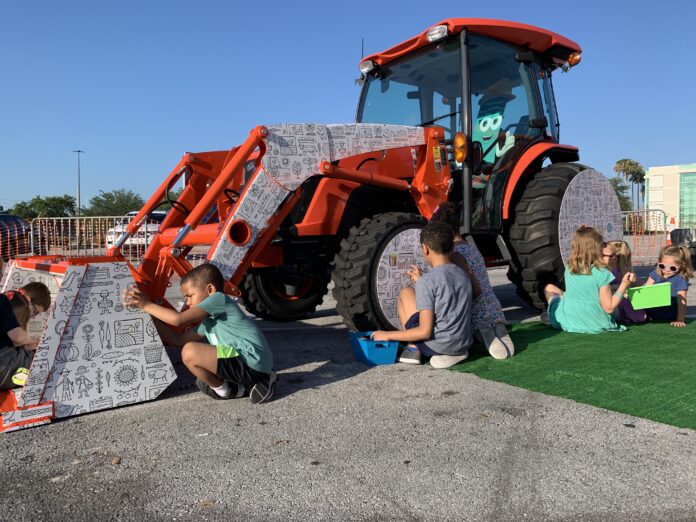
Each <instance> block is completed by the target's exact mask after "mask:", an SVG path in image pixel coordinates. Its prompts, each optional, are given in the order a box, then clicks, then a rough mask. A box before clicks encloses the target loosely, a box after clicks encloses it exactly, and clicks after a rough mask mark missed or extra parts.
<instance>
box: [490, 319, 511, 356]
mask: <svg viewBox="0 0 696 522" xmlns="http://www.w3.org/2000/svg"><path fill="white" fill-rule="evenodd" d="M495 336H496V337H497V338H498V339H500V342H502V343H503V344H504V345H505V348H506V349H507V353H508V355H507V356H508V357H512V356H513V355H515V345H514V343H513V342H512V338H511V337H510V334H509V333H508V331H507V328H505V324H504V323H496V325H495Z"/></svg>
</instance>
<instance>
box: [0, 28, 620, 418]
mask: <svg viewBox="0 0 696 522" xmlns="http://www.w3.org/2000/svg"><path fill="white" fill-rule="evenodd" d="M579 61H580V47H579V46H578V45H577V44H576V43H574V42H572V41H571V40H568V39H566V38H564V37H562V36H560V35H557V34H555V33H552V32H549V31H546V30H543V29H539V28H536V27H532V26H528V25H523V24H518V23H512V22H502V21H495V20H481V19H448V20H444V21H443V22H441V23H439V24H437V25H435V26H433V27H431V28H430V29H428V30H427V31H425V32H423V33H421V34H419V35H417V36H415V37H414V38H411V39H410V40H407V41H405V42H403V43H401V44H399V45H397V46H395V47H393V48H391V49H388V50H386V51H384V52H382V53H379V54H375V55H372V56H368V57H366V58H365V59H363V60H362V62H361V63H360V71H361V77H360V80H359V83H360V84H361V86H362V92H361V96H360V101H359V104H358V111H357V121H356V122H355V123H350V124H344V125H321V124H307V123H302V124H280V125H268V126H259V127H256V128H255V129H253V130H252V131H251V132H250V134H249V137H248V138H247V139H246V140H245V141H244V143H242V144H241V145H239V146H237V147H234V148H232V149H231V150H228V151H215V152H201V153H188V154H186V155H185V156H184V157H183V158H182V159H181V161H180V162H179V164H178V165H177V166H176V167H175V168H174V169H173V170H172V172H171V173H170V174H169V176H168V177H167V179H166V180H165V181H164V182H163V183H162V185H161V186H160V187H159V188H158V189H157V190H156V191H155V193H154V194H153V195H152V197H151V198H150V199H149V201H148V202H147V204H146V205H145V206H144V207H143V208H142V209H141V210H140V211H139V212H138V214H137V216H135V218H134V219H133V220H132V222H131V223H130V224H129V225H128V227H127V229H126V230H125V231H124V232H122V234H121V236H120V237H119V238H118V240H117V241H116V242H115V244H114V245H113V246H112V247H111V248H110V249H109V251H107V255H106V256H101V257H91V258H63V257H60V256H45V257H35V258H29V259H25V260H15V261H14V262H13V263H12V265H11V266H10V267H9V268H8V270H5V272H4V274H3V279H2V281H0V290H3V291H4V290H10V289H18V288H21V286H22V285H23V284H25V283H27V282H28V281H41V282H44V283H45V284H46V285H47V286H48V287H49V289H50V290H51V293H52V295H53V299H52V301H53V305H52V307H51V309H50V310H49V312H48V314H47V315H48V318H47V322H46V323H45V324H40V325H37V326H36V336H37V337H38V336H40V341H39V346H38V349H37V352H36V356H35V357H34V361H33V363H32V367H31V370H30V373H29V376H28V378H27V384H26V386H25V387H24V388H23V389H22V392H21V394H16V393H13V392H12V391H10V392H2V393H0V431H9V430H12V429H19V428H22V427H26V426H32V425H37V424H44V423H46V422H50V421H51V419H53V418H62V417H68V416H73V415H79V414H82V413H87V412H93V411H98V410H101V409H107V408H112V407H117V406H122V405H126V404H133V403H136V402H141V401H146V400H151V399H154V398H156V397H157V396H158V395H159V394H160V393H162V392H163V391H164V390H165V389H166V388H167V386H169V385H170V384H171V383H172V382H173V381H174V379H176V372H175V369H174V367H173V365H172V364H171V361H170V360H169V357H168V354H167V352H166V350H165V347H164V346H163V344H162V341H161V339H160V338H159V335H158V332H157V330H156V328H155V325H154V323H153V322H152V319H151V318H150V317H149V316H147V314H144V313H143V312H142V311H141V310H139V309H137V308H135V309H131V308H130V307H127V306H124V304H123V302H122V293H123V290H124V289H125V288H127V287H128V286H129V285H131V284H135V283H137V284H139V285H140V287H141V289H142V290H143V291H145V292H146V293H147V294H148V295H149V296H150V298H151V299H152V300H153V301H155V302H160V303H163V304H165V305H166V304H167V303H166V299H165V292H166V290H167V288H168V286H169V285H170V280H171V278H172V277H173V276H174V275H175V274H176V275H179V276H183V275H184V274H185V273H187V272H188V271H189V270H190V269H191V264H190V260H189V259H190V256H189V254H190V253H191V252H192V250H193V249H197V250H198V249H201V248H203V249H205V250H206V251H207V260H208V261H209V262H210V263H213V264H215V265H216V266H217V267H218V268H220V270H221V271H222V273H223V275H224V276H225V277H226V279H227V281H228V286H227V288H226V291H227V292H228V293H232V294H238V295H240V296H241V298H242V300H243V302H244V304H245V306H246V308H247V309H248V310H249V311H250V312H252V313H253V314H255V315H257V316H259V317H263V318H266V319H272V320H286V321H287V320H294V319H298V318H301V317H304V316H306V315H307V314H309V313H311V312H313V311H314V310H315V308H316V306H317V305H318V304H319V303H321V301H322V299H323V297H324V295H325V294H326V292H327V288H328V285H329V283H330V282H331V280H333V283H334V287H333V294H334V297H335V299H336V303H337V306H336V307H337V310H338V312H339V313H340V314H341V315H342V316H343V318H344V321H345V323H346V324H347V325H348V326H349V327H351V328H354V329H356V330H371V329H375V328H396V327H398V319H397V313H396V297H397V295H398V293H399V291H400V290H401V289H402V288H403V286H404V285H405V284H407V279H406V278H405V272H406V271H407V270H408V269H409V267H410V266H411V265H412V264H418V263H421V262H422V260H421V259H419V256H420V247H419V237H418V236H419V231H420V228H422V226H423V224H424V222H425V220H426V219H428V218H430V217H431V215H432V214H433V213H434V212H435V210H436V209H437V207H438V206H439V205H440V204H441V203H442V202H444V201H452V202H454V203H455V204H456V205H458V208H460V209H461V217H462V220H461V221H462V228H461V231H460V232H461V233H462V234H463V235H464V236H465V237H467V239H468V240H470V241H474V242H475V243H476V244H477V246H478V248H479V250H480V251H481V252H482V254H483V255H484V257H485V258H486V259H487V260H488V261H489V262H490V264H508V265H509V272H508V275H509V278H510V280H511V281H512V282H513V283H515V284H516V285H517V288H518V291H519V293H520V295H522V296H523V297H524V298H525V299H527V300H528V301H529V302H531V303H533V304H535V305H537V306H541V305H542V304H543V301H542V299H543V298H542V296H541V289H542V287H543V283H544V282H545V281H547V280H548V281H554V282H562V280H563V258H564V256H566V255H567V249H568V244H569V240H570V236H571V235H572V232H573V230H574V229H575V228H576V227H577V226H578V225H580V224H592V225H594V226H597V227H598V228H600V229H601V230H602V232H603V233H604V234H605V237H607V238H614V237H616V235H617V234H618V235H619V237H618V238H620V234H621V231H622V226H621V214H620V211H619V205H618V200H617V198H616V195H615V194H614V192H613V190H612V188H611V185H610V184H609V183H608V181H607V180H606V178H604V177H603V176H602V175H601V174H599V173H598V172H596V171H594V170H591V169H587V168H586V167H583V166H582V165H579V164H577V163H573V162H575V161H577V160H578V159H579V157H578V149H577V148H575V147H572V146H568V145H561V144H560V141H559V123H558V115H557V112H556V105H555V102H554V95H553V87H552V84H551V75H552V73H553V72H554V71H556V70H558V69H561V70H563V71H567V70H569V69H570V67H572V66H574V65H576V64H577V63H578V62H579ZM182 178H183V179H184V180H185V188H184V190H183V192H182V193H181V194H180V195H179V196H178V197H177V198H176V199H174V198H173V197H172V196H171V194H170V191H171V189H172V187H173V186H174V185H175V184H176V183H177V182H178V181H179V180H181V179H182ZM164 201H169V202H170V204H171V206H172V210H170V211H169V212H168V214H167V215H166V217H165V218H164V220H163V221H162V223H161V225H160V227H159V230H158V231H157V233H156V234H155V235H154V237H153V238H152V242H151V243H150V246H149V247H148V249H147V251H146V253H145V255H144V258H143V260H142V263H141V264H140V265H139V266H138V267H137V268H136V267H134V266H132V265H130V264H129V263H128V262H127V261H126V259H125V258H124V257H123V255H121V252H120V249H121V247H125V246H127V245H128V242H129V238H130V237H135V236H136V234H137V233H138V229H139V228H140V226H141V225H142V224H143V223H146V222H147V220H148V216H149V215H150V214H151V213H152V212H154V211H155V210H156V209H157V208H158V206H159V205H160V204H161V203H162V202H164Z"/></svg>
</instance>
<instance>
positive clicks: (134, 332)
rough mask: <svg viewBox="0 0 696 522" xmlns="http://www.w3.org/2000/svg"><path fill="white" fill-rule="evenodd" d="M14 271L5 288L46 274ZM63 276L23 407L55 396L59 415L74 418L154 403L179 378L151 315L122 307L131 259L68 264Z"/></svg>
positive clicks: (54, 289) (130, 280) (21, 400)
mask: <svg viewBox="0 0 696 522" xmlns="http://www.w3.org/2000/svg"><path fill="white" fill-rule="evenodd" d="M13 270H14V269H13ZM13 273H16V274H17V277H12V274H10V276H9V277H7V284H6V287H7V288H6V289H14V288H19V286H21V285H22V284H26V283H25V282H24V281H25V280H26V281H28V280H29V278H34V280H41V277H43V276H44V275H45V274H46V273H45V272H42V271H41V270H39V269H37V270H30V269H21V270H19V269H17V271H16V272H13ZM20 276H21V277H20ZM51 276H52V277H56V276H54V275H53V274H51ZM20 279H21V280H20ZM57 281H60V287H58V284H57V283H56V284H54V285H53V286H52V287H51V286H49V289H50V290H52V292H51V294H52V295H51V298H52V299H51V301H52V303H51V307H50V309H49V311H48V318H47V321H46V322H45V327H44V328H43V330H42V332H41V341H40V343H39V349H38V350H37V353H36V356H35V357H34V361H33V363H32V366H31V368H30V371H29V377H28V379H27V386H26V387H25V388H24V389H23V390H22V393H21V396H20V398H19V400H18V404H19V406H28V405H37V404H39V403H43V402H47V401H52V402H53V403H54V408H55V416H56V417H59V418H60V417H68V416H72V415H79V414H82V413H88V412H92V411H97V410H102V409H106V408H113V407H116V406H122V405H126V404H132V403H136V402H142V401H147V400H152V399H154V398H156V397H157V396H158V395H159V394H160V393H162V392H163V391H164V390H165V389H166V388H167V386H169V384H171V383H172V382H173V381H174V379H175V378H176V373H175V372H174V368H173V366H172V364H171V362H170V360H169V357H168V355H167V353H166V351H165V349H164V346H163V344H162V341H161V340H160V338H159V335H158V333H157V330H156V328H155V327H154V324H153V323H152V318H151V317H150V315H149V314H146V313H144V312H142V310H140V309H138V308H132V307H127V306H124V304H123V295H121V294H122V289H124V288H126V287H127V286H128V285H129V284H130V283H134V280H133V277H132V276H131V274H130V270H129V269H128V266H127V264H126V263H123V262H115V263H90V264H89V265H87V266H74V265H69V266H67V268H66V271H65V274H64V276H63V277H60V278H59V279H58V280H57ZM14 284H17V285H19V286H13V285H14ZM8 418H9V417H8Z"/></svg>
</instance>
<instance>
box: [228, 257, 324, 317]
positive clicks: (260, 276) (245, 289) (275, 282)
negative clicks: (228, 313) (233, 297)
mask: <svg viewBox="0 0 696 522" xmlns="http://www.w3.org/2000/svg"><path fill="white" fill-rule="evenodd" d="M329 280H330V279H329V276H328V275H327V274H320V275H315V276H310V275H304V276H301V277H300V278H299V279H298V280H297V281H296V285H297V287H298V290H299V292H298V294H297V295H288V294H287V293H286V292H285V289H284V288H283V283H282V281H281V278H280V276H279V273H278V271H277V269H275V268H268V269H263V270H259V271H256V272H250V273H247V274H246V275H245V276H244V279H243V280H242V285H241V290H242V301H243V303H244V307H245V308H246V309H247V310H248V311H249V313H251V314H254V315H255V316H256V317H260V318H261V319H267V320H269V321H278V322H286V321H296V320H298V319H303V318H305V317H307V316H308V315H309V314H311V313H312V312H314V311H315V310H316V308H317V306H319V305H320V304H321V302H322V301H323V299H324V296H325V295H326V292H327V291H328V285H329Z"/></svg>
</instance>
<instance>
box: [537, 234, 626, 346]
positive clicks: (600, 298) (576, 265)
mask: <svg viewBox="0 0 696 522" xmlns="http://www.w3.org/2000/svg"><path fill="white" fill-rule="evenodd" d="M602 243H603V241H602V235H601V234H600V233H599V231H598V230H597V229H595V228H592V227H585V226H583V227H580V228H579V229H577V230H576V231H575V234H573V240H572V242H571V244H570V257H569V259H568V265H567V266H566V269H565V286H566V290H565V292H564V291H563V290H561V289H560V288H558V287H557V286H555V285H551V284H549V285H546V286H545V287H544V295H545V297H546V301H547V302H548V303H549V305H548V315H549V322H550V324H551V326H553V327H554V328H557V329H559V330H563V331H565V332H573V333H601V332H610V331H621V330H625V329H626V327H625V326H620V325H617V324H616V321H615V320H614V318H613V317H612V313H613V312H614V310H616V308H618V306H619V304H620V303H621V299H622V298H623V295H624V294H625V293H626V289H627V288H628V287H629V286H631V282H632V281H635V278H636V276H635V274H634V273H633V272H626V273H625V274H624V275H623V277H622V279H621V283H620V284H619V287H618V289H617V290H616V292H614V293H613V294H612V291H611V286H610V285H611V282H612V281H613V280H614V275H613V274H612V273H611V272H610V271H609V269H608V267H607V265H606V263H604V261H603V259H602Z"/></svg>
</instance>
